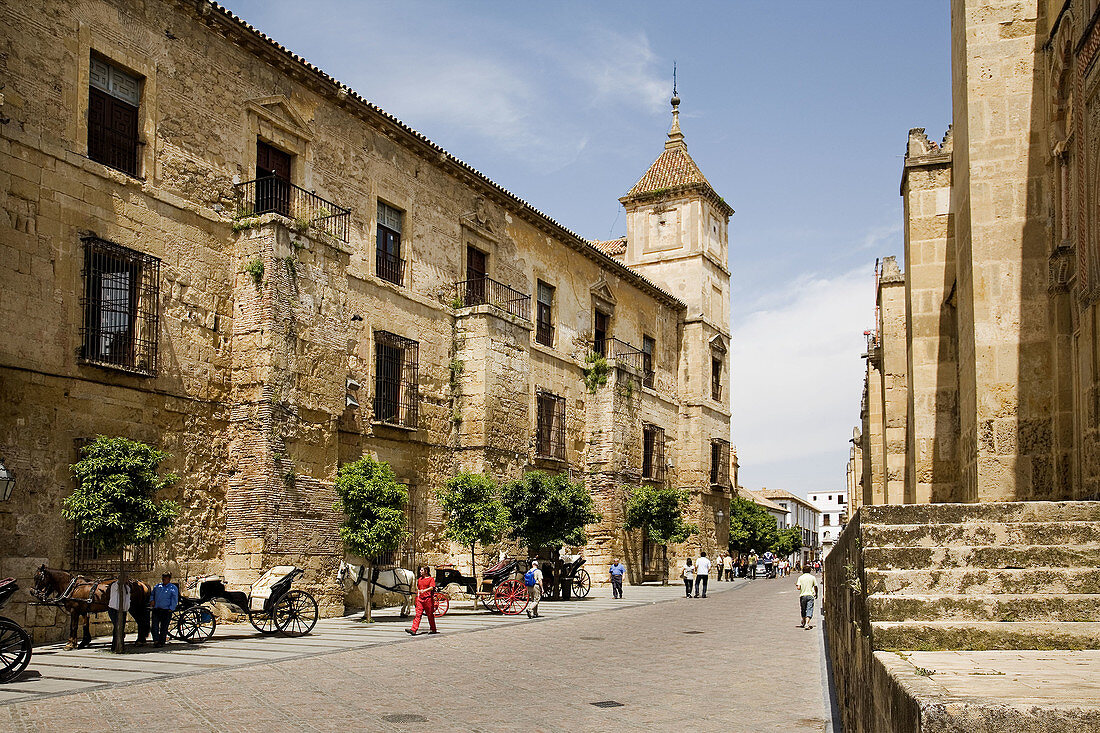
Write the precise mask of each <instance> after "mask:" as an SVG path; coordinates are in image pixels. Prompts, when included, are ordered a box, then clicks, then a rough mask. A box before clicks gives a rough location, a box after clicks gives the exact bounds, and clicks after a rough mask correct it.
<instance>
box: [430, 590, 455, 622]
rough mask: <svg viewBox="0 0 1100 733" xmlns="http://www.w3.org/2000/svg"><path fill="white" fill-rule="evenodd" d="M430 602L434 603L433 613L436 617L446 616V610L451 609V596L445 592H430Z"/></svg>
mask: <svg viewBox="0 0 1100 733" xmlns="http://www.w3.org/2000/svg"><path fill="white" fill-rule="evenodd" d="M432 602H433V603H435V615H436V617H437V618H438V617H440V616H446V615H447V611H450V610H451V597H450V596H449V595H447V594H446V593H439V592H438V591H437V592H436V593H433V594H432Z"/></svg>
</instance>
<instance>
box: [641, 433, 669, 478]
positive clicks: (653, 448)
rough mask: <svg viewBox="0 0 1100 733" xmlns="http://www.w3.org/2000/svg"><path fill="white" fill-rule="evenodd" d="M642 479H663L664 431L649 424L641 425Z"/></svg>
mask: <svg viewBox="0 0 1100 733" xmlns="http://www.w3.org/2000/svg"><path fill="white" fill-rule="evenodd" d="M642 478H644V479H647V480H650V481H663V480H664V478H665V431H664V429H663V428H659V427H657V426H656V425H652V424H650V423H642Z"/></svg>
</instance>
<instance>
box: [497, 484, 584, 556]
mask: <svg viewBox="0 0 1100 733" xmlns="http://www.w3.org/2000/svg"><path fill="white" fill-rule="evenodd" d="M500 498H501V501H502V503H503V504H504V507H505V509H506V510H507V513H508V523H509V524H510V525H511V528H512V535H513V536H514V537H515V538H516V539H518V540H520V541H521V542H523V543H524V544H526V545H527V547H528V548H529V549H532V550H534V549H538V548H542V547H559V546H561V545H571V546H575V545H583V544H584V543H585V542H586V535H585V527H586V526H588V525H589V524H595V523H596V522H599V521H600V520H601V519H602V518H603V517H602V516H601V515H600V514H599V513H598V512H597V511H596V509H595V505H594V504H593V502H592V496H591V495H590V494H589V493H588V491H587V489H585V488H584V484H582V483H574V482H572V481H570V480H569V477H568V476H567V475H565V474H560V473H559V474H547V473H543V472H542V471H528V472H527V473H525V474H523V478H521V479H518V480H516V481H510V482H509V483H507V484H505V485H504V489H503V491H502V492H501V497H500Z"/></svg>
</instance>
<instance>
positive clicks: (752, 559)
mask: <svg viewBox="0 0 1100 733" xmlns="http://www.w3.org/2000/svg"><path fill="white" fill-rule="evenodd" d="M759 560H760V558H759V557H757V556H756V550H753V551H752V552H750V553H749V577H750V578H752V579H753V580H756V563H757V561H759Z"/></svg>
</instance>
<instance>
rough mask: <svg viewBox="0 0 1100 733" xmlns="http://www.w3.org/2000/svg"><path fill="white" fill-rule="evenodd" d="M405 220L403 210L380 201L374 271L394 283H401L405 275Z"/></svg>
mask: <svg viewBox="0 0 1100 733" xmlns="http://www.w3.org/2000/svg"><path fill="white" fill-rule="evenodd" d="M404 221H405V213H404V212H403V211H401V210H400V209H395V208H394V207H392V206H389V205H388V204H384V203H382V202H381V201H379V202H378V243H377V247H378V251H377V253H376V259H375V267H374V271H375V274H376V275H378V277H380V278H382V279H383V280H386V281H388V282H391V283H393V284H394V285H400V284H401V283H402V280H403V279H404V275H405V260H403V259H401V229H402V226H403V225H404Z"/></svg>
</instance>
